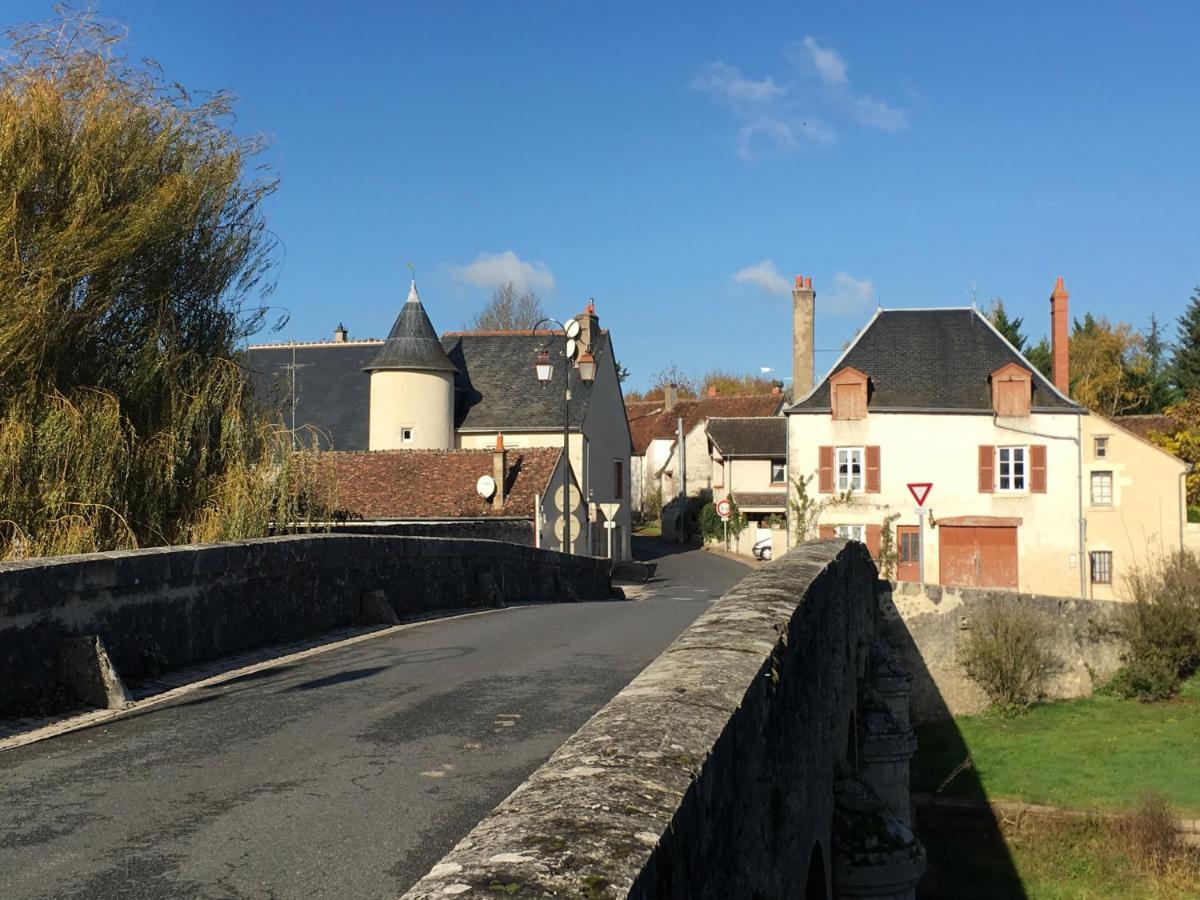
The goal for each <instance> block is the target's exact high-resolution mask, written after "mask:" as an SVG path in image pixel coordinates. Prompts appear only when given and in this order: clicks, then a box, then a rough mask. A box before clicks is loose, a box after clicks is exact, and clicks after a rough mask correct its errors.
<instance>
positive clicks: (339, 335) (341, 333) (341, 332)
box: [333, 322, 349, 344]
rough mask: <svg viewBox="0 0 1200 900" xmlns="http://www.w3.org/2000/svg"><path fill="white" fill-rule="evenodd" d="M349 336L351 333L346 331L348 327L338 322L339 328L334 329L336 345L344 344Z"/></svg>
mask: <svg viewBox="0 0 1200 900" xmlns="http://www.w3.org/2000/svg"><path fill="white" fill-rule="evenodd" d="M348 335H349V332H348V331H346V326H345V325H343V324H342V323H341V322H338V327H337V328H335V329H333V342H334V343H335V344H344V343H346V337H347V336H348Z"/></svg>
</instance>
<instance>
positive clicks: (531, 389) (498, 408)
mask: <svg viewBox="0 0 1200 900" xmlns="http://www.w3.org/2000/svg"><path fill="white" fill-rule="evenodd" d="M563 340H564V339H563V336H562V332H561V331H559V332H549V331H543V332H538V333H537V334H530V333H528V332H511V331H508V332H504V331H498V332H486V331H485V332H450V333H447V334H444V335H442V346H443V347H445V348H446V352H447V354H448V355H449V357H450V361H451V362H452V363H453V364H454V365H455V366H456V367H457V368H458V374H457V375H456V376H455V379H454V394H455V414H454V427H455V428H457V429H461V430H464V431H472V430H478V431H499V430H504V431H538V430H555V429H557V430H561V429H562V425H563V389H562V378H563V366H564V364H565V362H566V360H565V359H564V357H563V356H562V354H561V350H562V347H563ZM543 347H545V348H546V349H548V350H549V351H550V362H551V365H553V366H554V377H553V378H552V379H551V381H550V383H549V384H547V385H543V384H542V383H541V382H539V381H538V380H537V373H536V372H535V371H534V368H533V364H534V361H535V360H536V359H537V355H538V351H539V350H541V349H542V348H543ZM611 352H612V341H611V339H610V338H609V334H608V332H607V331H602V332H600V336H599V339H598V340H597V341H596V345H595V346H594V347H592V356H593V357H595V359H596V362H597V364H599V363H600V362H601V360H603V358H604V357H605V356H606V355H608V354H609V353H611ZM568 371H569V376H570V384H569V388H570V391H571V403H570V422H571V427H572V428H573V429H579V428H580V427H581V426H582V425H583V420H584V418H585V417H586V416H587V409H588V403H589V401H590V400H591V398H592V387H593V385H591V384H588V383H587V382H585V381H584V380H583V379H582V378H580V377H579V370H578V369H577V368H576V367H575V366H574V365H572V366H570V368H569V370H568Z"/></svg>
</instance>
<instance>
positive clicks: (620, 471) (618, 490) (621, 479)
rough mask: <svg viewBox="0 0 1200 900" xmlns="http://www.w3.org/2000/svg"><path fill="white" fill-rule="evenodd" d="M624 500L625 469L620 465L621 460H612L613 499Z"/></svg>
mask: <svg viewBox="0 0 1200 900" xmlns="http://www.w3.org/2000/svg"><path fill="white" fill-rule="evenodd" d="M624 498H625V467H624V466H623V465H622V464H621V460H619V459H614V460H613V499H614V500H623V499H624Z"/></svg>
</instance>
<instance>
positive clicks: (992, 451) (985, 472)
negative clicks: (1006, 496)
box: [979, 444, 996, 494]
mask: <svg viewBox="0 0 1200 900" xmlns="http://www.w3.org/2000/svg"><path fill="white" fill-rule="evenodd" d="M995 490H996V448H995V447H993V446H992V445H991V444H980V445H979V493H981V494H990V493H992V492H993V491H995Z"/></svg>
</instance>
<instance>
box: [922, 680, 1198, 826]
mask: <svg viewBox="0 0 1200 900" xmlns="http://www.w3.org/2000/svg"><path fill="white" fill-rule="evenodd" d="M917 739H918V748H919V749H918V751H917V755H916V756H915V757H914V759H913V766H912V788H913V791H914V792H923V793H934V792H935V791H937V789H938V787H939V786H940V785H941V784H942V783H943V781H945V779H946V778H947V777H948V776H949V775H950V774H951V773H952V772H953V771H954V770H955V768H956V767H958V766H959V765H960V764H961V763H962V762H963V759H964V757H965V755H966V750H964V747H963V745H964V743H965V745H966V747H967V748H969V752H970V755H971V761H972V767H971V769H972V770H973V771H969V774H965V775H959V776H957V777H956V778H954V779H952V780H951V781H950V782H949V784H947V785H946V786H945V789H944V790H943V791H942V793H943V794H945V795H948V796H959V797H972V798H975V799H981V800H984V799H991V800H1023V801H1025V802H1027V803H1044V804H1048V805H1051V806H1061V807H1067V808H1070V809H1102V810H1118V809H1130V808H1132V807H1134V806H1135V805H1136V804H1137V803H1138V802H1139V800H1140V799H1141V798H1142V797H1143V796H1145V795H1147V794H1157V795H1159V796H1161V797H1163V798H1165V800H1166V801H1167V802H1168V803H1169V804H1170V805H1171V806H1172V807H1174V808H1175V809H1176V810H1177V811H1178V812H1179V814H1180V815H1182V816H1185V817H1193V818H1194V817H1200V776H1198V775H1197V773H1198V772H1200V676H1197V677H1193V678H1192V679H1191V680H1190V681H1189V682H1188V683H1187V684H1185V685H1184V688H1183V690H1182V691H1181V692H1180V694H1179V696H1178V697H1176V698H1175V699H1174V700H1171V701H1167V702H1162V703H1138V702H1135V701H1131V700H1121V699H1119V698H1116V697H1108V696H1095V697H1089V698H1086V699H1082V700H1065V701H1059V702H1057V703H1048V704H1045V705H1042V706H1037V707H1034V708H1033V709H1031V710H1030V711H1029V712H1028V713H1026V714H1025V715H1022V716H1017V717H1015V718H1006V717H1003V716H998V715H989V714H984V715H979V716H964V717H961V718H958V719H955V720H953V721H950V722H936V723H933V724H929V725H923V726H920V727H919V728H918V729H917Z"/></svg>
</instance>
